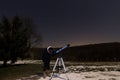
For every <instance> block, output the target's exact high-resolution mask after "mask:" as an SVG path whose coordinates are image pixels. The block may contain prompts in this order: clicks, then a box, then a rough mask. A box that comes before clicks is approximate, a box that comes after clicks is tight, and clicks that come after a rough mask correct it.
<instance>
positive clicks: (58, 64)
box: [49, 56, 69, 80]
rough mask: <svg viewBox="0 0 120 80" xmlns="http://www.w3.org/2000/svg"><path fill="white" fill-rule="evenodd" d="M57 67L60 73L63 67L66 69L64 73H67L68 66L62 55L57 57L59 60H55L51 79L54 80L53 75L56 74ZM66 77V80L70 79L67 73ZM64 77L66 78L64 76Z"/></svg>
mask: <svg viewBox="0 0 120 80" xmlns="http://www.w3.org/2000/svg"><path fill="white" fill-rule="evenodd" d="M56 68H57V69H58V73H60V70H61V68H63V69H64V73H66V68H65V64H64V61H63V58H62V57H60V56H59V57H58V58H57V60H56V62H55V65H54V67H53V71H52V74H51V77H50V79H49V80H52V78H53V76H54V75H55V73H56ZM56 77H58V76H56ZM59 78H61V77H59ZM66 78H67V79H65V80H69V78H68V76H67V75H66ZM62 79H64V78H62Z"/></svg>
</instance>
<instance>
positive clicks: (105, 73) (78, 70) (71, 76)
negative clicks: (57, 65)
mask: <svg viewBox="0 0 120 80" xmlns="http://www.w3.org/2000/svg"><path fill="white" fill-rule="evenodd" d="M49 79H50V77H46V78H45V79H44V78H43V77H41V78H40V79H38V80H49ZM52 80H120V71H119V66H69V67H67V73H66V74H65V73H62V74H59V75H58V76H57V77H53V78H52Z"/></svg>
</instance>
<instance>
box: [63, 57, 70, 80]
mask: <svg viewBox="0 0 120 80" xmlns="http://www.w3.org/2000/svg"><path fill="white" fill-rule="evenodd" d="M61 62H62V65H63V68H64V71H65V74H66V71H67V70H66V68H65V64H64V61H63V59H62V58H61ZM66 78H67V80H69V77H68V76H67V75H66Z"/></svg>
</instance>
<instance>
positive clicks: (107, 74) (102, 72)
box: [0, 60, 120, 80]
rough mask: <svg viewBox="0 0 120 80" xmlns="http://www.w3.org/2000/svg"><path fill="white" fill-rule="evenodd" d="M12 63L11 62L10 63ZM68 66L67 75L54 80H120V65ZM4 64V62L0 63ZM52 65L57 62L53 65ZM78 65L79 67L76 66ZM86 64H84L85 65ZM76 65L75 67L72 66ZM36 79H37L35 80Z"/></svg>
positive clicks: (41, 79) (25, 61)
mask: <svg viewBox="0 0 120 80" xmlns="http://www.w3.org/2000/svg"><path fill="white" fill-rule="evenodd" d="M8 63H10V62H8ZM66 63H67V64H70V66H67V67H66V69H67V73H66V74H65V73H61V74H59V75H57V77H55V76H53V78H52V80H120V63H119V64H118V63H117V64H116V63H115V64H112V63H109V65H103V64H102V65H101V64H99V63H97V65H91V64H90V65H82V64H79V63H71V62H66ZM0 64H2V62H0ZM16 64H42V61H41V60H23V61H20V60H19V61H17V62H16ZM51 64H52V65H54V64H55V62H52V63H51ZM76 64H77V65H76ZM83 64H84V63H83ZM71 65H75V66H71ZM33 78H36V79H33ZM49 79H50V77H46V78H45V79H44V78H43V77H40V76H39V75H31V76H30V77H29V79H18V80H49Z"/></svg>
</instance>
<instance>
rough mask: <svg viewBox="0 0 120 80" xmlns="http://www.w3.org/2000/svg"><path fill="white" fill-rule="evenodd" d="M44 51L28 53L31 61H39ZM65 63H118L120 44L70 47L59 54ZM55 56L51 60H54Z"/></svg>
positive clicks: (119, 59)
mask: <svg viewBox="0 0 120 80" xmlns="http://www.w3.org/2000/svg"><path fill="white" fill-rule="evenodd" d="M44 50H45V49H39V48H33V49H31V51H30V53H29V56H28V57H29V58H31V59H41V57H42V53H43V51H44ZM61 54H62V57H63V58H64V60H67V61H120V43H119V42H114V43H101V44H90V45H83V46H75V47H70V48H68V49H66V50H64V51H62V52H61ZM56 57H57V56H55V57H54V58H53V59H56Z"/></svg>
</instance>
